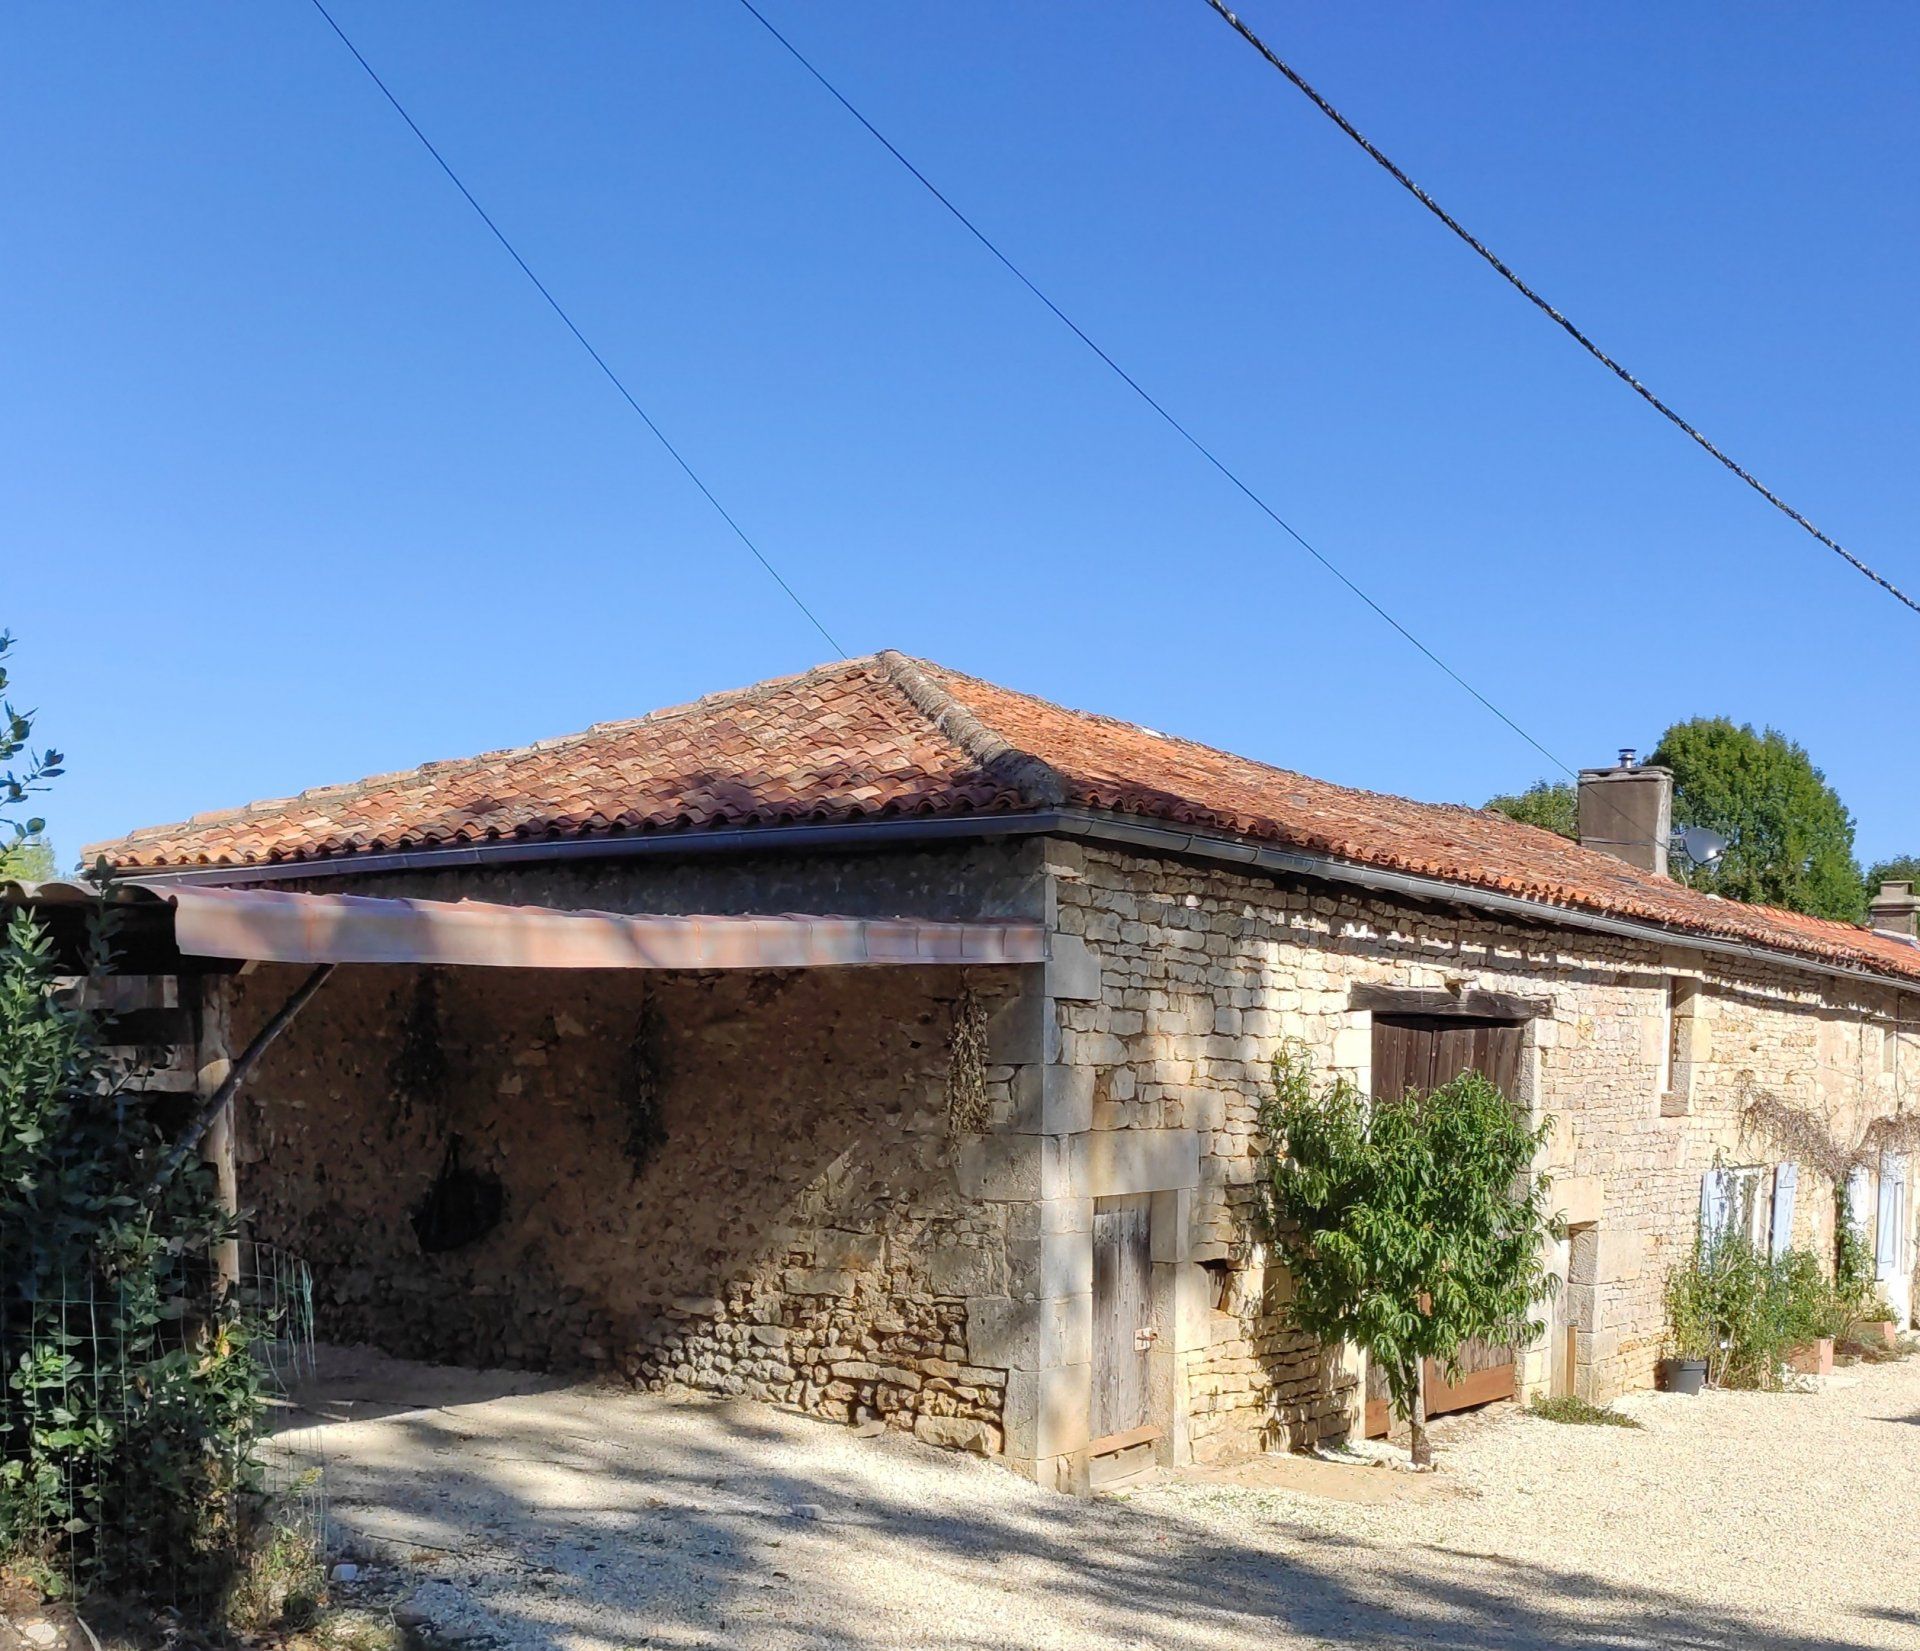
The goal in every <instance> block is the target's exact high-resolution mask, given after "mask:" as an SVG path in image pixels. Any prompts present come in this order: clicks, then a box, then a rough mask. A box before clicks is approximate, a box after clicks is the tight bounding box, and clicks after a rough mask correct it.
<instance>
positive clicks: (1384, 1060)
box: [1366, 1015, 1521, 1437]
mask: <svg viewBox="0 0 1920 1651" xmlns="http://www.w3.org/2000/svg"><path fill="white" fill-rule="evenodd" d="M1520 1033H1521V1028H1520V1027H1519V1026H1518V1025H1517V1024H1515V1023H1513V1022H1511V1021H1492V1020H1467V1019H1462V1018H1454V1017H1450V1016H1442V1015H1375V1016H1374V1019H1373V1095H1374V1098H1375V1099H1376V1100H1396V1099H1398V1098H1399V1097H1400V1096H1402V1095H1404V1094H1405V1093H1406V1092H1407V1091H1408V1090H1409V1089H1437V1088H1439V1086H1440V1085H1441V1084H1443V1083H1446V1082H1447V1081H1448V1080H1449V1079H1452V1078H1457V1077H1459V1075H1460V1074H1461V1073H1462V1072H1478V1073H1480V1074H1481V1075H1482V1076H1483V1077H1485V1078H1486V1079H1487V1080H1488V1081H1489V1082H1490V1083H1492V1084H1493V1085H1494V1086H1495V1087H1496V1088H1498V1089H1499V1090H1500V1091H1501V1092H1502V1093H1503V1094H1506V1095H1511V1094H1512V1093H1513V1089H1514V1084H1515V1083H1516V1081H1517V1080H1518V1078H1519V1076H1520ZM1514 1391H1515V1388H1514V1350H1513V1349H1512V1348H1511V1347H1490V1346H1488V1345H1487V1344H1486V1343H1485V1342H1481V1341H1469V1342H1467V1343H1466V1344H1465V1345H1464V1346H1462V1347H1461V1349H1460V1376H1459V1379H1458V1380H1457V1381H1452V1382H1449V1381H1448V1380H1447V1376H1446V1372H1445V1370H1444V1369H1443V1368H1442V1367H1441V1366H1440V1365H1438V1364H1435V1363H1434V1362H1433V1360H1431V1359H1429V1360H1428V1361H1427V1366H1426V1400H1427V1414H1428V1415H1429V1416H1441V1415H1445V1414H1446V1413H1447V1412H1448V1411H1451V1410H1465V1409H1467V1408H1469V1407H1470V1406H1472V1405H1477V1404H1487V1403H1490V1402H1491V1401H1492V1400H1494V1399H1510V1398H1512V1397H1513V1395H1514ZM1390 1420H1391V1412H1390V1408H1389V1405H1388V1401H1387V1383H1386V1378H1385V1376H1383V1375H1382V1374H1381V1373H1380V1372H1379V1371H1377V1370H1369V1371H1368V1372H1367V1410H1366V1430H1367V1434H1368V1436H1369V1437H1378V1436H1379V1435H1381V1434H1383V1433H1385V1432H1386V1431H1387V1428H1388V1425H1389V1422H1390Z"/></svg>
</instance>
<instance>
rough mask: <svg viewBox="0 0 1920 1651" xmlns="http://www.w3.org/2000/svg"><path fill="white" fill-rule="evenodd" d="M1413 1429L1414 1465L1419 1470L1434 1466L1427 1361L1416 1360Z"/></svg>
mask: <svg viewBox="0 0 1920 1651" xmlns="http://www.w3.org/2000/svg"><path fill="white" fill-rule="evenodd" d="M1410 1422H1411V1426H1412V1429H1413V1440H1412V1449H1411V1452H1410V1454H1411V1455H1412V1457H1413V1465H1414V1466H1415V1467H1417V1468H1427V1467H1432V1466H1433V1444H1432V1441H1431V1440H1429V1439H1428V1438H1427V1361H1426V1360H1425V1359H1416V1360H1415V1361H1414V1366H1413V1415H1412V1417H1411V1418H1410Z"/></svg>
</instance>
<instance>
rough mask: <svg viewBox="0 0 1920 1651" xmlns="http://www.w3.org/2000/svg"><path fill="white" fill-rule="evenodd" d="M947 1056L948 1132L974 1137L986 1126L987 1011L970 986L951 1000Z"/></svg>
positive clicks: (963, 988) (961, 990) (962, 988)
mask: <svg viewBox="0 0 1920 1651" xmlns="http://www.w3.org/2000/svg"><path fill="white" fill-rule="evenodd" d="M947 1057H948V1061H947V1133H948V1134H950V1135H977V1134H978V1133H979V1132H980V1131H981V1130H983V1129H985V1128H986V1127H987V1008H986V1005H985V1004H984V1003H982V1002H981V1001H980V996H979V994H978V993H977V992H975V991H974V989H973V988H972V987H971V986H963V987H961V989H960V996H959V997H958V998H956V999H955V1000H954V1005H953V1031H952V1033H951V1034H950V1035H949V1036H948V1038H947Z"/></svg>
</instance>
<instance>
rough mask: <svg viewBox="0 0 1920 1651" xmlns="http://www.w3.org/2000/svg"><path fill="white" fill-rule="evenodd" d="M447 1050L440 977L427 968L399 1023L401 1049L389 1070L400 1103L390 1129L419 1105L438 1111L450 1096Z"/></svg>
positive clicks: (410, 1115)
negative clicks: (444, 1035)
mask: <svg viewBox="0 0 1920 1651" xmlns="http://www.w3.org/2000/svg"><path fill="white" fill-rule="evenodd" d="M447 1077H448V1071H447V1051H446V1046H445V1043H444V1042H443V1040H442V1035H441V1027H440V976H439V973H438V971H436V970H433V969H426V970H423V971H421V973H420V975H419V976H418V977H417V978H416V979H415V981H414V983H413V997H412V1000H411V1001H410V1002H409V1003H408V1005H407V1013H406V1016H405V1018H404V1019H403V1020H402V1021H401V1023H400V1047H399V1048H398V1049H397V1050H396V1051H395V1052H394V1057H393V1061H392V1064H391V1065H390V1066H389V1067H388V1068H387V1083H388V1087H389V1088H390V1089H391V1091H392V1093H393V1097H394V1100H395V1102H396V1103H397V1106H396V1109H395V1113H394V1116H393V1119H392V1120H391V1123H390V1125H389V1128H390V1129H397V1128H398V1127H399V1126H400V1125H401V1124H403V1123H406V1122H407V1121H408V1120H409V1119H411V1118H412V1116H413V1109H414V1106H415V1105H416V1103H417V1104H418V1105H420V1106H422V1107H425V1108H428V1109H430V1110H434V1111H438V1110H439V1109H440V1107H441V1103H442V1102H443V1101H444V1100H445V1099H446V1094H447Z"/></svg>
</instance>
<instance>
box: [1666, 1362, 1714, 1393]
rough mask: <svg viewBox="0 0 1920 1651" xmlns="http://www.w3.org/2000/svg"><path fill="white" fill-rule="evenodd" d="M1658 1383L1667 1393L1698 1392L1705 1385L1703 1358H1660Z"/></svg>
mask: <svg viewBox="0 0 1920 1651" xmlns="http://www.w3.org/2000/svg"><path fill="white" fill-rule="evenodd" d="M1660 1385H1661V1386H1662V1387H1664V1388H1665V1389H1666V1390H1667V1391H1668V1392H1669V1393H1698V1392H1699V1391H1700V1390H1701V1388H1703V1387H1705V1386H1706V1385H1707V1361H1706V1360H1705V1359H1662V1360H1661V1361H1660Z"/></svg>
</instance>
